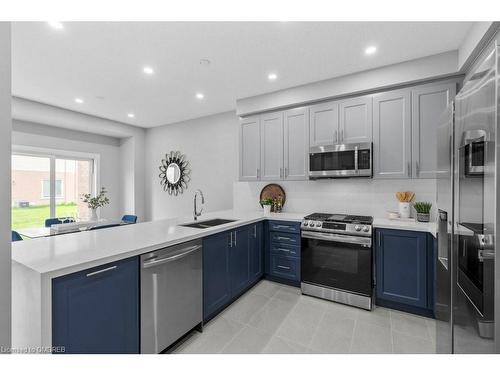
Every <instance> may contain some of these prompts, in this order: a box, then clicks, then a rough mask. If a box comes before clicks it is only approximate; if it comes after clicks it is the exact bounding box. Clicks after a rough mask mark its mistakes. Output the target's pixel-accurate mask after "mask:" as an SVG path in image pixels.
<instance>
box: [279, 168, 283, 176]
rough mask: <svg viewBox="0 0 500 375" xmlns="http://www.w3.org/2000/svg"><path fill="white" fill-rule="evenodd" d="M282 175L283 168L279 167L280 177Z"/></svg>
mask: <svg viewBox="0 0 500 375" xmlns="http://www.w3.org/2000/svg"><path fill="white" fill-rule="evenodd" d="M281 177H283V168H280V178H281Z"/></svg>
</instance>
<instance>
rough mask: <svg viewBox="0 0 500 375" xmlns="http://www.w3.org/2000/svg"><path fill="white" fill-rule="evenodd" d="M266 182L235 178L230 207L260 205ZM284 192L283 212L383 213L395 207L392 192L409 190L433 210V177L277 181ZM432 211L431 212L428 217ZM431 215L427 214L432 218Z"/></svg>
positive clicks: (374, 214)
mask: <svg viewBox="0 0 500 375" xmlns="http://www.w3.org/2000/svg"><path fill="white" fill-rule="evenodd" d="M268 183H269V182H235V183H234V186H233V197H234V205H233V207H234V209H236V210H238V209H241V210H256V209H260V205H259V196H260V192H261V190H262V188H263V187H264V186H265V185H267V184H268ZM277 183H278V184H279V185H281V186H282V187H283V189H284V190H285V194H286V203H285V206H284V209H283V210H284V211H286V212H305V213H312V212H332V213H348V214H358V215H372V216H378V217H380V216H385V212H386V211H387V210H396V211H397V209H398V204H397V200H396V197H395V193H396V192H397V191H413V192H414V193H415V199H414V200H415V201H428V202H431V203H432V204H433V212H434V210H435V201H436V180H435V179H415V180H412V179H400V180H376V179H361V178H360V179H327V180H316V181H279V182H277ZM433 216H434V214H433V215H432V217H433ZM432 217H431V218H432Z"/></svg>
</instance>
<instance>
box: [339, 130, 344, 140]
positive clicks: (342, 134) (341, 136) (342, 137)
mask: <svg viewBox="0 0 500 375" xmlns="http://www.w3.org/2000/svg"><path fill="white" fill-rule="evenodd" d="M340 142H344V129H342V130H341V131H340Z"/></svg>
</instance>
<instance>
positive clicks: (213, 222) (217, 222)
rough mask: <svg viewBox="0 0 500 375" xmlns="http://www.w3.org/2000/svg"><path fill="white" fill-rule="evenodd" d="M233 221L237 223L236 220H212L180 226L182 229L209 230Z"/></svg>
mask: <svg viewBox="0 0 500 375" xmlns="http://www.w3.org/2000/svg"><path fill="white" fill-rule="evenodd" d="M233 221H236V220H230V219H212V220H205V221H199V222H195V223H189V224H180V226H181V227H188V228H197V229H207V228H212V227H216V226H218V225H223V224H227V223H232V222H233Z"/></svg>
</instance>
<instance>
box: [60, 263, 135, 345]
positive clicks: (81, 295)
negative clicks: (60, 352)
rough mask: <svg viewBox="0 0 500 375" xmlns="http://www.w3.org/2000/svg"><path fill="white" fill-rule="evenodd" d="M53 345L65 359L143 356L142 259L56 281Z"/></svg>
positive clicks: (78, 273)
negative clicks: (71, 355)
mask: <svg viewBox="0 0 500 375" xmlns="http://www.w3.org/2000/svg"><path fill="white" fill-rule="evenodd" d="M52 344H53V346H61V347H65V353H85V354H95V353H101V354H103V353H107V354H111V353H139V263H138V258H137V257H134V258H129V259H125V260H122V261H119V262H114V263H108V264H105V265H102V266H99V267H95V268H92V269H89V270H85V271H81V272H77V273H73V274H70V275H66V276H61V277H58V278H55V279H53V280H52Z"/></svg>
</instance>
